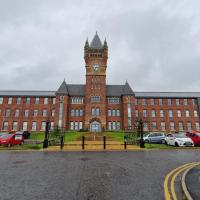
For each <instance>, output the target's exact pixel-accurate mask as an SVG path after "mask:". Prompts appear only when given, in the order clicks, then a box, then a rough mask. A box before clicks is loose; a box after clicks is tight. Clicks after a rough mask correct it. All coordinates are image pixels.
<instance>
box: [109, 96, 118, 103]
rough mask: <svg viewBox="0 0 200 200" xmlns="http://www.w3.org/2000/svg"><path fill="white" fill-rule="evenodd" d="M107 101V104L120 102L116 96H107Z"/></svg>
mask: <svg viewBox="0 0 200 200" xmlns="http://www.w3.org/2000/svg"><path fill="white" fill-rule="evenodd" d="M108 103H109V104H119V103H120V98H118V97H109V98H108Z"/></svg>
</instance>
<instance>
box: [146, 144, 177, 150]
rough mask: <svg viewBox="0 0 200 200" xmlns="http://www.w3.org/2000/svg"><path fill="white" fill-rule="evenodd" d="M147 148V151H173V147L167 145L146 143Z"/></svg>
mask: <svg viewBox="0 0 200 200" xmlns="http://www.w3.org/2000/svg"><path fill="white" fill-rule="evenodd" d="M145 148H147V149H171V148H173V147H172V146H169V145H165V144H149V143H145Z"/></svg>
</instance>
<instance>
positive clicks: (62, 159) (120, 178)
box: [0, 150, 200, 200]
mask: <svg viewBox="0 0 200 200" xmlns="http://www.w3.org/2000/svg"><path fill="white" fill-rule="evenodd" d="M199 160H200V151H193V150H164V151H157V150H156V151H133V152H130V151H129V152H125V151H124V152H0V199H1V200H10V199H12V200H15V199H16V200H19V199H20V200H26V199H27V200H47V199H48V200H55V199H61V200H62V199H65V200H68V199H69V200H82V199H83V200H112V199H113V200H126V199H128V200H129V199H134V200H143V199H145V200H162V199H164V193H163V182H164V178H165V176H166V174H167V173H168V172H169V171H171V170H172V169H173V168H175V167H177V166H179V165H182V164H184V163H187V162H192V161H199Z"/></svg>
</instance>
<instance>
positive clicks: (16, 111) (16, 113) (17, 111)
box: [15, 109, 19, 117]
mask: <svg viewBox="0 0 200 200" xmlns="http://www.w3.org/2000/svg"><path fill="white" fill-rule="evenodd" d="M15 117H19V109H16V110H15Z"/></svg>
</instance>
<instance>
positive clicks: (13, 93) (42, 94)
mask: <svg viewBox="0 0 200 200" xmlns="http://www.w3.org/2000/svg"><path fill="white" fill-rule="evenodd" d="M0 96H33V97H53V96H55V91H23V90H0Z"/></svg>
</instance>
